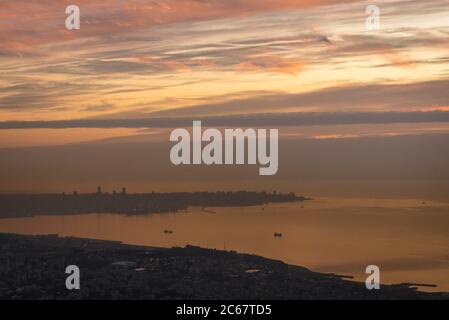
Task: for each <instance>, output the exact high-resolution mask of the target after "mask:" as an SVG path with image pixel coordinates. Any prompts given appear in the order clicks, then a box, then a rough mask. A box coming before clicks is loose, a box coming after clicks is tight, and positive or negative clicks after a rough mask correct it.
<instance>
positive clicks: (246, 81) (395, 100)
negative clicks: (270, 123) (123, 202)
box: [0, 0, 449, 146]
mask: <svg viewBox="0 0 449 320" xmlns="http://www.w3.org/2000/svg"><path fill="white" fill-rule="evenodd" d="M75 2H76V3H72V1H57V0H42V1H37V0H35V1H31V0H30V1H26V2H24V3H20V5H19V4H18V3H17V1H13V0H6V1H2V2H1V4H0V23H1V27H2V33H1V35H0V61H1V63H0V73H1V74H2V77H1V78H0V120H1V121H3V122H8V121H28V120H48V121H52V120H70V119H85V118H115V119H127V118H147V117H177V116H188V117H190V116H192V117H196V118H198V119H200V118H201V117H207V116H211V115H213V116H220V115H229V114H258V113H281V112H323V113H329V112H330V113H333V112H340V111H345V112H367V111H369V112H376V111H383V112H385V111H416V110H421V111H430V110H446V109H444V108H446V107H445V106H447V105H448V103H449V94H448V92H449V90H444V89H442V88H445V87H447V86H448V84H449V77H448V75H449V73H448V70H449V41H448V38H449V36H448V35H449V23H448V19H447V17H448V15H449V1H447V0H431V1H425V2H423V1H417V0H412V1H401V0H390V1H378V2H377V4H378V6H379V7H380V12H381V28H380V29H379V30H367V29H366V28H365V19H366V16H365V8H366V5H367V3H368V2H365V1H333V0H323V1H293V0H281V1H279V0H236V1H216V0H211V1H194V0H157V1H150V0H132V1H118V0H107V1H102V2H95V3H94V2H92V1H85V0H79V1H75ZM68 4H76V5H78V6H79V7H80V10H81V29H80V30H72V31H68V30H66V29H65V18H66V15H65V7H66V5H68ZM446 111H447V110H446ZM444 121H445V120H444ZM424 126H425V125H424ZM443 126H444V122H443ZM421 129H422V128H421ZM427 129H428V130H427V131H432V124H428V125H427ZM102 130H103V129H98V130H96V131H95V130H88V131H84V132H83V134H74V131H73V130H72V131H70V130H66V131H65V132H64V133H61V134H60V135H61V136H65V137H66V138H64V139H63V138H59V137H58V138H56V137H52V138H51V139H50V140H52V141H61V143H65V142H76V141H85V140H92V139H95V138H98V139H103V138H106V137H112V136H116V135H117V133H118V132H120V130H119V129H118V128H117V130H115V132H114V130H112V131H110V130H107V131H102ZM338 130H339V129H338V128H336V132H333V133H329V132H327V133H326V134H325V135H324V136H326V135H328V134H331V135H334V136H336V137H340V136H341V137H344V136H345V135H346V133H345V132H338ZM19 131H20V130H19V129H18V130H16V131H9V132H6V131H3V134H1V136H0V140H1V141H0V145H3V146H5V145H13V143H14V141H19V140H21V139H22V140H23V139H25V140H26V139H28V141H29V142H30V144H36V145H42V144H45V142H46V141H47V139H46V138H45V136H51V134H42V133H39V132H38V131H33V130H24V131H23V132H20V133H19ZM424 131H426V130H424ZM134 132H135V130H131V132H130V131H129V130H128V131H126V132H124V131H122V133H123V134H124V135H128V134H134ZM399 133H401V131H400V130H399ZM404 133H406V132H404ZM16 134H17V136H16ZM298 134H299V135H301V132H298ZM17 137H19V138H17ZM24 137H25V138H24ZM19 145H22V144H21V143H18V146H19Z"/></svg>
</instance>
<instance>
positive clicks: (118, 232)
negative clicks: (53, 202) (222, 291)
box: [0, 198, 449, 291]
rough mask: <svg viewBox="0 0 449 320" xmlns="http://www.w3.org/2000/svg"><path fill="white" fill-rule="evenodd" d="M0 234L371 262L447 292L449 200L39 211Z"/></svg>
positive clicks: (326, 265) (5, 223)
mask: <svg viewBox="0 0 449 320" xmlns="http://www.w3.org/2000/svg"><path fill="white" fill-rule="evenodd" d="M301 205H303V206H304V208H301ZM165 229H170V230H173V234H164V232H163V231H164V230H165ZM0 232H15V233H21V234H47V233H58V234H60V235H62V236H78V237H86V238H97V239H111V240H120V241H123V242H125V243H131V244H144V245H150V246H163V247H171V246H174V245H177V246H184V245H185V244H194V245H199V246H202V247H209V248H218V249H224V248H225V249H227V250H231V249H233V250H237V251H239V252H246V253H255V254H259V255H262V256H265V257H269V258H274V259H280V260H282V261H285V262H287V263H291V264H297V265H303V266H306V267H308V268H310V269H312V270H315V271H322V272H335V273H339V274H348V275H354V276H356V279H359V280H360V279H364V278H363V276H364V271H365V267H366V266H367V265H370V264H376V265H378V266H379V267H380V268H381V281H382V282H383V283H392V282H393V283H398V282H419V283H434V284H437V285H438V288H437V290H444V291H449V250H448V248H449V204H448V203H438V202H429V201H427V202H426V203H423V202H422V201H421V200H414V199H411V200H407V199H406V200H397V199H396V200H392V199H341V198H339V199H332V198H326V199H317V200H313V201H307V202H305V203H303V204H298V203H294V204H274V205H268V206H256V207H247V208H207V210H206V211H202V210H201V208H191V209H189V211H188V212H185V213H184V212H183V213H177V214H151V215H145V216H126V215H117V214H89V215H73V216H38V217H32V218H16V219H1V220H0ZM274 232H281V233H282V234H283V237H282V238H274V237H273V233H274Z"/></svg>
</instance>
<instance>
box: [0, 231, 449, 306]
mask: <svg viewBox="0 0 449 320" xmlns="http://www.w3.org/2000/svg"><path fill="white" fill-rule="evenodd" d="M68 265H77V266H78V267H79V268H80V272H81V277H80V279H81V289H80V290H71V291H70V290H67V289H66V287H65V281H66V277H67V276H68V275H67V274H65V268H66V267H67V266H68ZM0 299H449V293H424V292H419V291H416V289H414V288H410V287H409V285H406V284H403V285H389V286H387V285H384V286H381V289H380V290H371V291H369V290H367V289H366V288H365V286H364V284H361V283H356V282H352V281H348V280H344V279H342V278H341V277H339V276H336V275H329V274H321V273H317V272H312V271H310V270H308V269H306V268H303V267H298V266H291V265H287V264H285V263H282V262H280V261H275V260H270V259H266V258H263V257H259V256H255V255H247V254H238V253H236V252H227V251H219V250H210V249H202V248H198V247H191V246H187V247H185V248H171V249H164V248H152V247H140V246H131V245H124V244H121V243H120V242H114V241H101V240H89V239H80V238H71V237H70V238H60V237H58V236H57V235H47V236H21V235H15V234H0Z"/></svg>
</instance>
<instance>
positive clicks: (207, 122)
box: [0, 111, 449, 129]
mask: <svg viewBox="0 0 449 320" xmlns="http://www.w3.org/2000/svg"><path fill="white" fill-rule="evenodd" d="M193 120H202V121H203V126H210V127H295V126H310V125H337V124H382V123H423V122H449V111H428V112H421V111H416V112H335V113H326V112H309V113H305V112H287V113H266V114H252V115H242V114H240V115H230V116H210V117H202V118H199V117H197V118H189V117H185V118H143V119H78V120H54V121H4V122H0V129H37V128H48V129H64V128H174V127H191V126H192V121H193Z"/></svg>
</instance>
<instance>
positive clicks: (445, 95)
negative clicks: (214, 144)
mask: <svg viewBox="0 0 449 320" xmlns="http://www.w3.org/2000/svg"><path fill="white" fill-rule="evenodd" d="M447 88H449V80H436V81H426V82H419V83H408V84H367V85H351V86H349V85H348V86H342V87H330V88H324V89H321V90H316V91H312V92H306V93H298V94H288V93H285V92H273V93H270V92H265V93H263V94H259V95H255V96H254V95H252V96H249V97H237V98H234V99H233V98H232V97H230V96H227V97H226V100H225V101H223V102H216V103H203V104H197V105H193V106H189V107H184V108H176V109H171V110H164V111H159V112H154V113H152V114H151V115H153V116H156V115H157V116H194V115H196V116H205V115H210V114H226V113H241V112H242V110H244V111H245V112H249V113H254V112H256V113H258V112H263V111H268V112H271V111H274V110H278V111H288V110H290V111H293V110H296V111H301V110H302V111H307V110H308V111H310V110H321V111H374V110H384V111H385V110H390V111H401V110H402V111H405V110H407V109H408V110H410V109H423V108H426V107H429V108H430V107H435V106H445V105H448V104H449V91H448V90H447ZM136 116H137V114H136Z"/></svg>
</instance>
